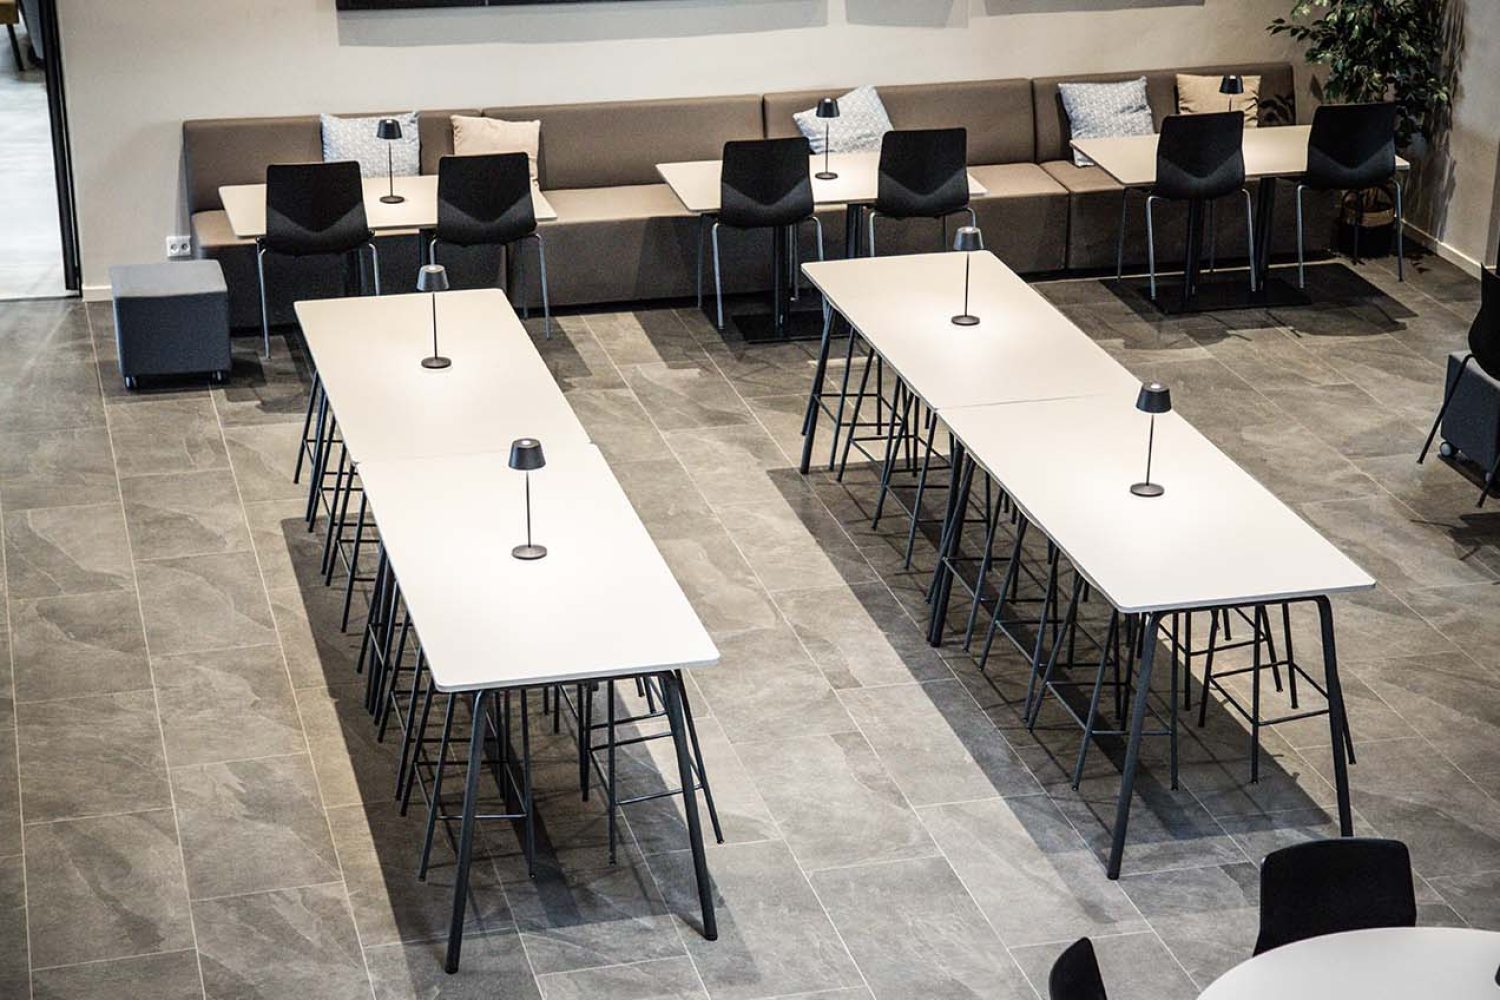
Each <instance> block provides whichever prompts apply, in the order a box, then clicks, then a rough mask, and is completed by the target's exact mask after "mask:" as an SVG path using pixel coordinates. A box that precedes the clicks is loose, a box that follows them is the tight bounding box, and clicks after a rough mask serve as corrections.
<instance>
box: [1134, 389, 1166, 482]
mask: <svg viewBox="0 0 1500 1000" xmlns="http://www.w3.org/2000/svg"><path fill="white" fill-rule="evenodd" d="M1135 408H1136V409H1137V410H1140V411H1141V412H1142V413H1149V414H1151V430H1150V431H1148V432H1147V436H1146V481H1145V482H1144V483H1136V484H1135V485H1134V486H1132V487H1130V492H1132V493H1134V494H1135V495H1136V496H1138V497H1159V496H1161V495H1162V494H1163V493H1165V492H1166V490H1165V489H1163V487H1162V485H1161V484H1160V483H1153V482H1152V481H1151V450H1152V449H1153V448H1154V447H1156V415H1157V414H1158V413H1168V412H1170V411H1171V409H1172V392H1171V390H1169V389H1168V388H1167V387H1166V386H1164V385H1162V384H1161V383H1160V382H1147V383H1146V384H1145V385H1143V386H1141V394H1140V395H1139V396H1137V397H1136V398H1135Z"/></svg>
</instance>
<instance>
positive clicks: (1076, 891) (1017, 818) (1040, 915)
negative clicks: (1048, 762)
mask: <svg viewBox="0 0 1500 1000" xmlns="http://www.w3.org/2000/svg"><path fill="white" fill-rule="evenodd" d="M917 812H918V815H920V816H921V817H922V822H923V824H924V825H925V826H926V827H927V830H928V832H929V833H930V834H931V835H932V837H933V839H934V840H935V841H936V842H937V844H938V846H939V847H940V848H941V849H942V851H943V854H944V856H945V857H947V858H948V860H949V863H950V864H952V866H953V869H954V871H956V872H957V873H958V876H959V878H961V879H963V882H964V885H966V886H967V887H968V889H969V892H970V894H972V895H973V897H974V899H975V902H977V903H978V905H979V908H980V909H981V910H982V911H983V912H984V915H985V917H986V918H987V919H988V920H989V922H990V924H991V926H993V927H994V928H995V931H996V933H998V934H999V935H1000V938H1001V940H1003V941H1004V942H1005V944H1006V945H1007V946H1009V947H1012V948H1014V947H1019V946H1021V945H1027V944H1037V943H1040V942H1043V941H1063V940H1069V939H1072V938H1077V937H1082V936H1084V935H1094V936H1097V935H1102V934H1119V933H1125V932H1129V931H1135V930H1144V929H1145V926H1146V925H1145V922H1144V921H1143V920H1141V918H1140V914H1138V913H1137V912H1136V911H1135V908H1134V907H1132V906H1131V904H1130V900H1129V899H1127V898H1126V896H1125V894H1124V893H1123V892H1122V891H1121V889H1120V887H1119V883H1117V882H1111V881H1109V880H1108V879H1106V878H1104V877H1103V869H1102V868H1101V867H1100V865H1099V862H1098V861H1097V860H1096V859H1095V858H1094V856H1093V854H1092V853H1091V852H1090V851H1089V850H1088V847H1087V846H1086V845H1085V844H1084V841H1083V838H1081V837H1080V836H1079V835H1078V832H1077V831H1076V830H1074V829H1073V827H1072V826H1071V825H1069V823H1068V821H1067V820H1066V819H1064V818H1063V815H1062V813H1061V812H1059V811H1058V809H1057V806H1056V805H1055V804H1054V803H1053V802H1052V801H1051V800H1050V799H1048V798H1047V797H1046V796H1045V795H1028V796H1023V797H1020V798H1014V799H1006V800H1001V799H987V800H985V801H981V802H960V803H956V804H953V805H944V806H928V807H925V808H922V809H919V810H918V811H917Z"/></svg>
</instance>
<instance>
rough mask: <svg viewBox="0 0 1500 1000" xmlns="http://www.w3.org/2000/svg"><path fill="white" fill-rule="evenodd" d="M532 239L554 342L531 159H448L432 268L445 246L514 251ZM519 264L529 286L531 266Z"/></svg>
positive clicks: (442, 171) (430, 254) (441, 172)
mask: <svg viewBox="0 0 1500 1000" xmlns="http://www.w3.org/2000/svg"><path fill="white" fill-rule="evenodd" d="M528 239H529V240H535V241H536V257H537V264H538V269H539V270H540V271H541V282H542V316H543V318H544V319H545V321H546V335H547V337H549V338H550V337H551V336H552V305H551V302H550V301H549V299H548V297H547V253H546V250H545V248H544V247H543V245H542V236H541V234H540V233H538V232H537V226H536V208H535V206H534V205H533V203H532V200H531V166H530V162H529V157H528V156H527V155H526V154H525V153H493V154H488V155H484V156H445V157H443V158H442V159H440V160H438V185H437V228H436V229H434V230H433V231H432V234H431V238H430V239H429V241H428V244H427V259H428V262H429V263H432V264H436V263H437V245H438V243H439V242H443V243H451V244H453V245H454V246H461V247H475V246H499V247H506V248H509V247H510V246H511V245H512V244H515V243H517V242H519V241H520V240H528ZM517 264H518V266H519V269H520V278H521V280H522V281H524V280H525V274H526V271H525V265H524V263H523V262H522V261H521V259H520V258H519V255H518V257H517ZM524 312H525V309H524V307H523V313H524Z"/></svg>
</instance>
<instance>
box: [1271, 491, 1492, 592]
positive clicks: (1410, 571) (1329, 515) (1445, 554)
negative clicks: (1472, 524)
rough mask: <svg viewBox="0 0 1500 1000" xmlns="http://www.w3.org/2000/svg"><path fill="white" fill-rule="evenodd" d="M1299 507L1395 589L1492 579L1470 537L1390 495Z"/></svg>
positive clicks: (1326, 533)
mask: <svg viewBox="0 0 1500 1000" xmlns="http://www.w3.org/2000/svg"><path fill="white" fill-rule="evenodd" d="M1300 509H1301V511H1302V513H1303V516H1305V517H1306V518H1307V519H1308V520H1309V521H1311V522H1312V525H1313V527H1315V528H1317V529H1318V530H1319V531H1321V532H1323V533H1324V534H1325V535H1326V536H1328V538H1330V539H1331V540H1332V541H1333V542H1334V543H1335V544H1337V545H1338V546H1339V547H1340V548H1342V549H1343V550H1344V551H1345V552H1346V553H1348V554H1349V556H1350V558H1352V559H1353V560H1354V561H1355V562H1357V563H1359V564H1360V565H1361V566H1363V567H1364V568H1365V570H1366V571H1368V572H1369V573H1371V574H1373V575H1374V576H1375V577H1376V578H1377V579H1379V580H1380V581H1381V583H1382V584H1384V585H1385V586H1387V587H1389V588H1390V589H1392V590H1394V591H1396V592H1397V593H1398V594H1401V593H1404V592H1406V591H1409V590H1414V589H1418V588H1426V587H1445V586H1452V585H1457V584H1466V583H1487V582H1492V581H1493V580H1494V579H1495V571H1494V570H1493V568H1491V567H1490V566H1487V565H1484V563H1483V562H1482V561H1476V560H1475V558H1474V546H1473V544H1472V543H1471V542H1469V541H1467V540H1465V539H1463V538H1455V537H1452V536H1451V535H1450V534H1449V533H1448V532H1446V531H1444V530H1443V529H1441V528H1438V527H1434V526H1433V525H1431V524H1430V523H1428V522H1424V521H1422V520H1420V519H1419V518H1418V517H1417V516H1416V515H1414V514H1412V513H1411V512H1410V511H1409V510H1408V509H1407V508H1405V507H1403V506H1402V505H1401V504H1399V503H1397V502H1396V501H1395V500H1392V499H1389V498H1386V497H1379V496H1372V497H1368V498H1365V499H1361V500H1331V501H1328V502H1326V503H1308V504H1302V505H1300Z"/></svg>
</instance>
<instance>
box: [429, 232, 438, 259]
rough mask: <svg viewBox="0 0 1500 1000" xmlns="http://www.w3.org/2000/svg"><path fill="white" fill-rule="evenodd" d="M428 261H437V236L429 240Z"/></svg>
mask: <svg viewBox="0 0 1500 1000" xmlns="http://www.w3.org/2000/svg"><path fill="white" fill-rule="evenodd" d="M427 263H429V264H436V263H437V237H436V236H434V237H433V238H432V239H431V240H429V241H428V242H427Z"/></svg>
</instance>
